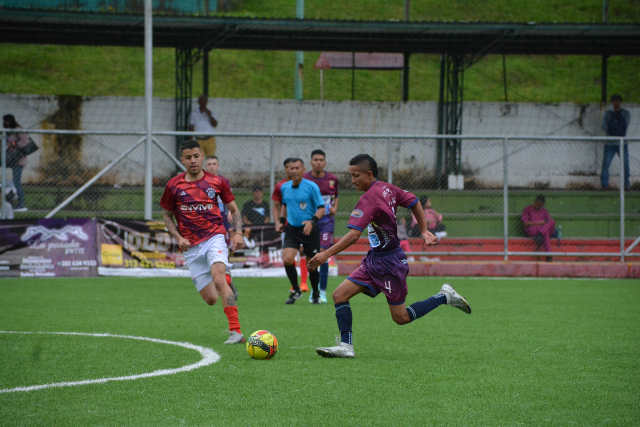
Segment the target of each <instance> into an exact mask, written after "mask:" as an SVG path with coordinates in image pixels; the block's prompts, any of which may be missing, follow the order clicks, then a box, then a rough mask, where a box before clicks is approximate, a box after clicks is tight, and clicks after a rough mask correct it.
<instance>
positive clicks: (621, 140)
mask: <svg viewBox="0 0 640 427" xmlns="http://www.w3.org/2000/svg"><path fill="white" fill-rule="evenodd" d="M619 144H620V152H619V155H618V157H619V158H620V262H624V185H625V179H624V138H620V141H619Z"/></svg>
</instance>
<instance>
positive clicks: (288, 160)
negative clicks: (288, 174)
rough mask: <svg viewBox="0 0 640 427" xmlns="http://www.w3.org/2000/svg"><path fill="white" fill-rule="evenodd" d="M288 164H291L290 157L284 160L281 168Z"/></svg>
mask: <svg viewBox="0 0 640 427" xmlns="http://www.w3.org/2000/svg"><path fill="white" fill-rule="evenodd" d="M289 163H291V157H287V158H286V159H284V162H282V166H287V165H288V164H289Z"/></svg>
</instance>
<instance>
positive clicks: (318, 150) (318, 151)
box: [311, 148, 327, 159]
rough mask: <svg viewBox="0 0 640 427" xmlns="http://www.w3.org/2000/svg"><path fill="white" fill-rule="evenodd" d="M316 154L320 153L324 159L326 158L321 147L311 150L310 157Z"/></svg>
mask: <svg viewBox="0 0 640 427" xmlns="http://www.w3.org/2000/svg"><path fill="white" fill-rule="evenodd" d="M316 154H320V155H321V156H322V157H324V158H325V159H326V158H327V155H326V154H324V151H322V150H321V149H319V148H318V149H317V150H313V151H312V152H311V158H312V159H313V156H315V155H316Z"/></svg>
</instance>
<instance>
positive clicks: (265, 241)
mask: <svg viewBox="0 0 640 427" xmlns="http://www.w3.org/2000/svg"><path fill="white" fill-rule="evenodd" d="M242 235H243V238H244V246H245V247H244V249H242V250H240V251H236V252H235V253H234V254H233V255H232V256H231V257H229V262H231V263H232V264H233V266H234V268H256V267H258V268H269V267H282V266H283V265H284V264H283V263H282V238H281V233H276V228H275V225H273V224H264V225H245V226H244V228H243V231H242Z"/></svg>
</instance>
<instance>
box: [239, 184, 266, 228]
mask: <svg viewBox="0 0 640 427" xmlns="http://www.w3.org/2000/svg"><path fill="white" fill-rule="evenodd" d="M262 194H263V193H262V187H260V186H259V185H256V186H255V187H253V191H252V192H251V196H252V197H253V198H252V199H251V200H249V201H247V202H245V204H244V205H243V206H242V222H243V224H245V225H260V224H266V223H268V222H269V203H267V202H265V201H264V200H262Z"/></svg>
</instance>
